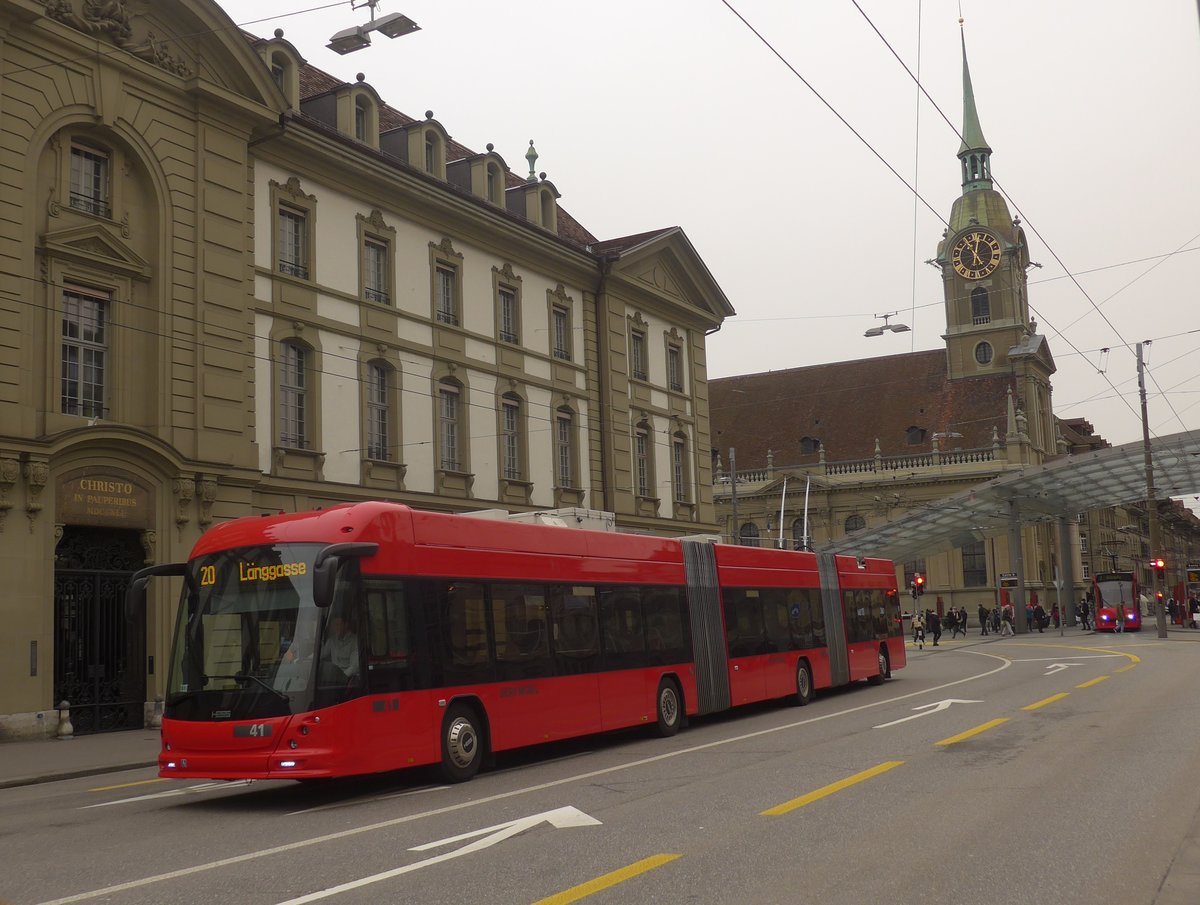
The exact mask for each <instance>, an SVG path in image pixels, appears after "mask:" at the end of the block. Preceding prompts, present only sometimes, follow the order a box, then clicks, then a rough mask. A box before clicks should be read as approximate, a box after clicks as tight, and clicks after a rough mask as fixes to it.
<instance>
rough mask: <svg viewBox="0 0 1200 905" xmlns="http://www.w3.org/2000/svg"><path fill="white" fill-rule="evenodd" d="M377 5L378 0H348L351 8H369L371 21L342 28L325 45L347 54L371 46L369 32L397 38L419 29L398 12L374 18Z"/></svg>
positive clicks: (419, 28)
mask: <svg viewBox="0 0 1200 905" xmlns="http://www.w3.org/2000/svg"><path fill="white" fill-rule="evenodd" d="M378 5H379V0H357V2H356V0H350V8H351V9H362V8H363V7H364V6H366V7H367V8H369V9H370V10H371V21H370V22H368V23H367V24H366V25H354V26H351V27H350V28H343V29H342V30H341V31H339V32H338V33H337V34H335V35H334V36H333V37H332V38H330V39H329V43H328V44H326V45H325V46H326V47H328V48H329V49H330V50H332V51H334V52H335V53H340V54H343V55H345V54H348V53H354V51H356V50H362V49H363V48H364V47H370V46H371V34H370V33H371V32H373V31H377V32H379V33H380V34H382V35H385V36H386V37H389V38H399V37H402V36H403V35H408V34H412V33H413V32H414V31H420V30H421V26H419V25H417V23H416V22H414V21H413V20H412V19H410V18H408V16H405V15H401V14H400V13H391V14H389V15H386V16H382V17H380V18H379V19H376V18H375V7H376V6H378Z"/></svg>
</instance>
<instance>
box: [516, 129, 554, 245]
mask: <svg viewBox="0 0 1200 905" xmlns="http://www.w3.org/2000/svg"><path fill="white" fill-rule="evenodd" d="M525 159H526V160H528V161H529V175H528V176H526V177H525V182H524V183H522V184H521V185H516V186H513V187H512V188H510V189H507V191H506V194H505V206H506V207H507V208H508V210H509V211H510V212H512V213H514V214H518V215H520V216H523V217H524V218H525V219H526V220H528V221H529V222H530V223H533V224H536V225H537V226H540V227H542V229H546V230H549V231H550V232H552V233H555V234H557V233H558V199H559V198H561V197H562V196H561V195H560V194H559V192H558V189H556V188H555V187H554V183H553V182H550V181H549V180H548V179H546V174H545V173H538V174H537V175H536V176H535V175H534V164H536V163H537V159H538V153H537V151H536V150H535V149H534V147H533V139H532V138H531V139H530V140H529V150H528V151H526V152H525Z"/></svg>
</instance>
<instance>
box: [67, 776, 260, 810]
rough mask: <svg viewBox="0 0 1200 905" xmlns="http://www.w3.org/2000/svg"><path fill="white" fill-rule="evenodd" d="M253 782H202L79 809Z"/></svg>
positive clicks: (225, 787) (207, 790) (233, 787)
mask: <svg viewBox="0 0 1200 905" xmlns="http://www.w3.org/2000/svg"><path fill="white" fill-rule="evenodd" d="M252 782H254V780H252V779H238V780H234V781H232V782H203V783H200V785H198V786H187V787H186V788H183V789H168V790H167V791H165V792H151V793H150V794H149V795H134V796H133V797H132V798H115V799H113V800H112V801H102V802H100V803H99V804H88V805H84V806H83V807H81V808H79V810H81V811H86V810H88V809H89V808H107V807H109V806H110V805H114V804H130V803H132V802H135V801H150V800H152V799H155V798H174V797H175V796H177V795H194V794H195V793H197V792H211V791H212V790H213V789H239V788H243V787H245V786H248V785H250V783H252Z"/></svg>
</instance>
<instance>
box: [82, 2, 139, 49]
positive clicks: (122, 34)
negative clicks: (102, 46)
mask: <svg viewBox="0 0 1200 905" xmlns="http://www.w3.org/2000/svg"><path fill="white" fill-rule="evenodd" d="M83 21H84V24H85V30H86V31H90V32H92V33H93V34H106V35H108V37H109V38H110V39H111V40H112V42H113V43H114V44H116V45H117V46H118V47H124V46H125V44H127V43H128V42H129V38H130V36H131V35H132V34H133V28H132V26H130V24H129V13H128V12H127V11H126V10H125V0H83Z"/></svg>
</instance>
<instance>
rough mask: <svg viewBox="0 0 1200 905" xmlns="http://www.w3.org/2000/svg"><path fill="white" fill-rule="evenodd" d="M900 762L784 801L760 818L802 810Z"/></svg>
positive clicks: (879, 767) (898, 763)
mask: <svg viewBox="0 0 1200 905" xmlns="http://www.w3.org/2000/svg"><path fill="white" fill-rule="evenodd" d="M903 763H904V761H902V760H889V761H887V762H885V763H882V764H880V765H879V766H877V767H872V768H871V769H870V770H863V771H862V772H861V773H855V774H854V775H853V776H848V777H846V778H845V779H841V780H838V781H837V782H835V783H831V784H830V785H827V786H825V787H824V788H822V789H817V790H816V791H815V792H809V793H808V794H807V795H801V796H800V797H799V798H793V799H792V800H791V801H785V802H784V803H783V804H777V805H775V807H773V808H768V809H767V810H765V811H763V812H762V813H761V814H760V815H759V816H760V817H778V816H780V815H781V814H786V813H788V812H789V811H794V810H796V808H802V807H804V806H805V805H806V804H812V803H813V802H814V801H818V800H820V799H822V798H824V797H825V796H827V795H832V794H833V793H834V792H840V791H841V790H842V789H846V788H849V787H850V786H852V785H854V784H855V783H860V782H862V781H863V780H866V779H870V778H871V777H873V776H878V775H879V774H880V773H886V772H887V771H888V770H893V769H895V768H896V767H899V766H900V765H901V764H903Z"/></svg>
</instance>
